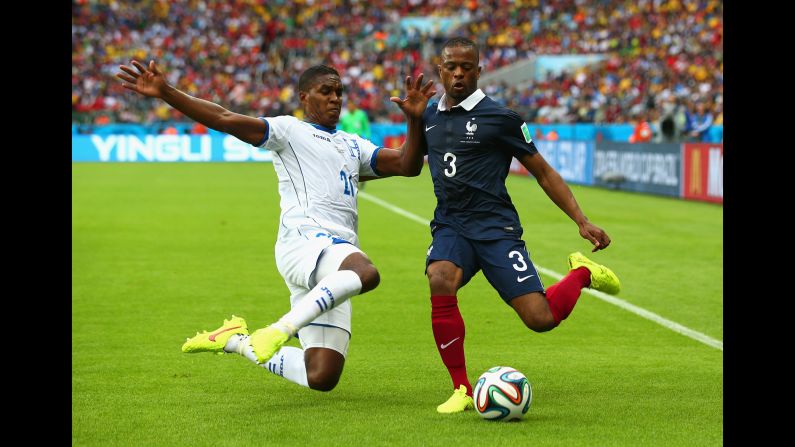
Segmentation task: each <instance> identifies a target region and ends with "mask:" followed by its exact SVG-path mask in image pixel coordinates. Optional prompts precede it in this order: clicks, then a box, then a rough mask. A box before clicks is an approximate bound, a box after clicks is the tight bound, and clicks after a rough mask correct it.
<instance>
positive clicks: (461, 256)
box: [425, 227, 545, 303]
mask: <svg viewBox="0 0 795 447" xmlns="http://www.w3.org/2000/svg"><path fill="white" fill-rule="evenodd" d="M433 261H450V262H452V263H453V264H455V265H457V266H458V267H460V268H461V269H462V270H463V271H464V277H463V278H462V281H461V287H464V285H466V283H468V282H469V280H470V279H472V277H473V276H475V274H476V273H477V272H478V271H480V270H483V275H484V276H485V277H486V279H487V280H488V281H489V283H490V284H491V285H492V287H494V289H495V290H497V292H498V293H499V294H500V297H502V299H503V301H505V302H506V303H509V302H510V301H511V300H512V299H514V298H516V297H518V296H522V295H525V294H528V293H532V292H541V293H545V291H544V285H543V284H542V283H541V278H540V277H539V276H538V271H537V270H536V268H535V266H534V265H533V262H532V261H531V260H530V255H529V254H528V253H527V247H526V246H525V243H524V241H523V240H521V239H497V240H490V241H479V240H474V239H467V238H465V237H464V236H461V235H460V234H458V233H456V231H455V230H453V229H452V228H448V227H440V228H437V229H436V231H435V232H434V233H433V241H432V242H431V246H430V247H429V248H428V256H427V258H426V259H425V270H426V273H427V270H428V265H430V264H431V262H433Z"/></svg>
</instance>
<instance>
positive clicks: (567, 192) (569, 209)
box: [519, 153, 610, 252]
mask: <svg viewBox="0 0 795 447" xmlns="http://www.w3.org/2000/svg"><path fill="white" fill-rule="evenodd" d="M519 162H521V163H522V165H523V166H524V167H525V168H527V170H528V171H530V173H531V174H533V177H535V178H536V181H538V184H539V185H541V188H542V189H543V190H544V192H545V193H546V195H547V196H548V197H549V198H550V199H552V201H553V202H554V203H555V205H557V206H558V208H560V209H561V210H563V212H564V213H566V215H567V216H569V217H570V218H571V220H573V221H574V222H575V223H576V224H577V226H578V227H579V229H580V236H582V237H583V238H584V239H587V240H589V241H590V242H591V243H592V244H593V245H594V248H593V249H592V250H591V251H592V252H595V251H597V250H602V249H605V248H607V246H608V245H610V236H608V235H607V233H605V231H604V230H603V229H601V228H599V227H597V226H596V225H594V224H592V223H591V222H590V221H589V220H588V218H587V217H585V214H583V212H582V210H581V209H580V205H578V204H577V200H576V199H575V198H574V194H573V193H572V192H571V189H570V188H569V186H568V185H567V184H566V182H564V181H563V178H562V177H561V176H560V174H558V172H557V171H556V170H555V169H554V168H553V167H552V166H550V165H549V163H547V161H546V160H544V157H542V156H541V153H535V154H525V155H523V156H522V157H520V158H519Z"/></svg>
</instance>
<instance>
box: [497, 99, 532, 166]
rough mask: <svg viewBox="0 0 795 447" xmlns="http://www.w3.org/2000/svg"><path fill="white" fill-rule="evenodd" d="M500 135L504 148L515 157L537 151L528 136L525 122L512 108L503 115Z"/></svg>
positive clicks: (528, 132)
mask: <svg viewBox="0 0 795 447" xmlns="http://www.w3.org/2000/svg"><path fill="white" fill-rule="evenodd" d="M501 135H502V137H501V139H502V147H504V148H506V149H507V150H508V151H509V152H510V153H511V155H513V156H514V157H516V158H519V157H520V156H522V155H524V154H535V153H537V152H538V149H537V148H536V145H535V143H533V139H532V138H531V137H530V131H529V130H528V129H527V123H525V122H524V120H523V119H522V118H521V117H520V116H519V114H517V113H516V112H514V111H513V110H508V111H507V113H506V115H505V119H504V120H503V126H502V132H501Z"/></svg>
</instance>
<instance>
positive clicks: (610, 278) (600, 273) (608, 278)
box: [569, 252, 621, 295]
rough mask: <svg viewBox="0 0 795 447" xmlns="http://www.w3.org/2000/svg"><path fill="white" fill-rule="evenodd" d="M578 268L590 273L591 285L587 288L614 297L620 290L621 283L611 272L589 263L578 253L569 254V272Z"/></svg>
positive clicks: (599, 265) (589, 261)
mask: <svg viewBox="0 0 795 447" xmlns="http://www.w3.org/2000/svg"><path fill="white" fill-rule="evenodd" d="M580 267H585V268H587V269H588V271H590V272H591V285H590V286H588V287H590V288H592V289H596V290H599V291H601V292H604V293H609V294H610V295H615V294H617V293H618V292H619V291H620V290H621V282H619V280H618V276H616V274H615V273H613V271H612V270H610V269H609V268H607V267H605V266H603V265H601V264H597V263H595V262H593V261H591V260H590V259H588V258H586V257H585V256H584V255H583V254H582V253H580V252H574V253H572V254H570V255H569V270H574V269H576V268H580Z"/></svg>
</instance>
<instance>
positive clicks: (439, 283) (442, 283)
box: [428, 269, 455, 295]
mask: <svg viewBox="0 0 795 447" xmlns="http://www.w3.org/2000/svg"><path fill="white" fill-rule="evenodd" d="M428 285H429V286H430V287H431V293H433V294H438V295H454V294H455V278H454V277H453V275H450V274H448V272H446V271H445V270H441V269H435V270H431V269H428Z"/></svg>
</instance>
